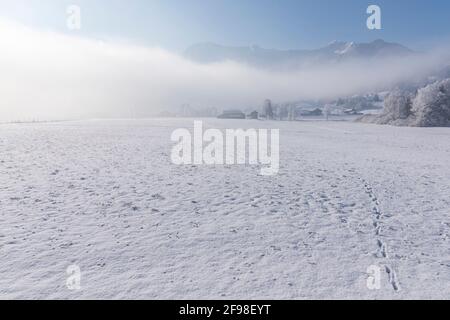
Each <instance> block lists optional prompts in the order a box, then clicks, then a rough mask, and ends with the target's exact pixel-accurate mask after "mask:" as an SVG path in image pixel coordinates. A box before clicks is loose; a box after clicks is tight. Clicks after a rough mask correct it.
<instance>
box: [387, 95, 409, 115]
mask: <svg viewBox="0 0 450 320" xmlns="http://www.w3.org/2000/svg"><path fill="white" fill-rule="evenodd" d="M411 98H412V97H411V95H410V94H409V93H407V92H404V91H400V90H396V91H393V92H391V93H390V94H389V95H388V96H387V97H386V100H385V101H384V113H385V114H388V115H390V118H391V120H398V119H407V118H408V117H409V116H411V108H412V101H411Z"/></svg>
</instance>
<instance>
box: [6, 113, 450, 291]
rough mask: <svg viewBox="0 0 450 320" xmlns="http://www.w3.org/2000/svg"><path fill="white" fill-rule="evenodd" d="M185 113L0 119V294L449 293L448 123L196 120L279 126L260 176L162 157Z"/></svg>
mask: <svg viewBox="0 0 450 320" xmlns="http://www.w3.org/2000/svg"><path fill="white" fill-rule="evenodd" d="M192 126H193V119H171V120H169V119H154V120H108V121H107V120H98V121H79V122H60V123H47V124H45V123H39V124H37V123H36V124H7V125H0V133H1V134H0V181H1V184H0V226H1V228H0V257H1V258H0V274H1V277H0V299H12V298H25V299H38V298H42V299H55V298H56V299H81V298H88V299H137V298H144V299H240V298H245V299H313V298H317V299H325V298H331V299H338V298H343V299H350V298H355V299H390V298H394V299H403V298H438V299H440V298H448V297H449V296H450V285H449V283H450V212H449V209H450V166H449V160H450V129H448V128H399V127H387V126H375V125H368V124H362V123H351V122H325V121H320V122H319V121H316V122H314V121H312V122H307V121H304V122H263V121H245V120H244V121H242V120H239V121H235V120H229V121H227V120H215V119H209V120H208V119H204V126H205V127H210V128H222V129H225V128H238V127H244V128H256V129H258V128H277V129H280V135H281V136H280V148H281V153H280V172H279V174H278V175H277V176H274V177H265V176H260V175H259V170H258V168H255V167H250V166H223V167H222V166H220V167H219V166H218V167H210V166H175V165H172V164H171V162H170V151H171V147H172V145H173V144H172V143H171V142H170V135H171V133H172V131H173V130H175V129H177V128H184V127H187V128H192ZM71 265H78V266H79V267H80V269H81V290H78V291H77V290H75V291H71V290H68V288H67V287H66V279H67V277H68V275H67V273H66V269H67V268H68V267H69V266H71ZM372 266H375V267H377V268H380V270H381V287H380V289H379V290H369V289H368V287H367V280H368V277H369V275H368V274H367V270H368V268H371V267H372Z"/></svg>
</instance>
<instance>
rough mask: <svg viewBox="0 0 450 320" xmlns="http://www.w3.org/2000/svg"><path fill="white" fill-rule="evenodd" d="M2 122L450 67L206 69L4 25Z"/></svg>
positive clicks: (156, 53)
mask: <svg viewBox="0 0 450 320" xmlns="http://www.w3.org/2000/svg"><path fill="white" fill-rule="evenodd" d="M0 51H1V52H2V54H1V55H0V70H1V73H0V106H1V107H0V121H17V120H25V121H26V120H63V119H80V118H108V117H114V118H115V117H130V116H132V115H133V114H134V115H136V114H138V115H142V116H147V115H154V114H157V113H158V112H161V111H164V110H169V111H170V110H173V109H174V108H177V107H179V106H181V105H182V104H185V103H189V104H193V105H202V106H209V107H216V108H218V109H221V108H223V109H227V108H242V107H255V108H256V107H257V106H259V105H261V104H262V102H263V101H264V99H266V98H270V99H272V100H273V101H276V102H286V101H297V100H307V99H336V98H339V97H344V96H348V95H353V94H362V93H367V92H372V91H377V90H382V89H385V88H389V87H391V86H394V85H395V84H397V83H400V82H403V81H408V80H411V79H416V78H418V77H422V76H425V75H427V74H428V73H430V72H433V71H434V70H438V69H439V68H440V67H443V66H445V64H446V63H447V64H448V62H449V60H448V59H447V57H448V52H449V50H447V49H446V48H434V49H433V50H432V53H426V54H420V55H416V56H412V57H409V58H397V59H386V60H383V61H379V62H377V63H376V64H374V63H373V61H372V62H367V61H353V62H348V63H342V64H337V65H332V66H331V65H329V66H321V67H313V68H308V69H304V70H302V71H299V70H292V71H283V72H281V71H268V70H262V69H257V68H254V67H250V66H247V65H243V64H238V63H235V62H232V61H227V62H223V63H216V64H207V65H205V64H199V63H195V62H192V61H190V60H188V59H186V58H184V57H182V56H180V55H177V54H174V53H171V52H169V51H167V50H164V49H161V48H157V47H145V46H137V45H133V44H124V43H122V42H119V41H111V42H108V43H105V42H102V41H99V40H95V39H89V38H83V37H78V36H76V35H67V34H61V33H57V32H51V31H45V30H37V29H33V28H30V27H26V26H24V25H20V24H17V23H15V22H12V21H7V20H4V19H0Z"/></svg>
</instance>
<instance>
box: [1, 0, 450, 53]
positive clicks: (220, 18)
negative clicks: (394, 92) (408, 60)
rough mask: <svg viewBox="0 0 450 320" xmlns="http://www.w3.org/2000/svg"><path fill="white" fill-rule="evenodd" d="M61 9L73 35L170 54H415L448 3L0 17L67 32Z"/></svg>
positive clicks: (96, 2)
mask: <svg viewBox="0 0 450 320" xmlns="http://www.w3.org/2000/svg"><path fill="white" fill-rule="evenodd" d="M69 4H76V5H79V6H80V7H81V9H82V18H83V19H82V30H81V31H80V32H79V33H80V34H81V35H84V36H86V35H88V36H90V37H96V38H100V39H110V38H115V39H117V38H119V39H126V40H127V41H131V42H134V43H140V44H144V45H149V46H158V47H163V48H166V49H169V50H171V51H176V52H181V51H183V50H184V49H185V48H186V47H188V46H189V45H192V44H194V43H197V42H204V41H211V42H216V43H220V44H226V45H254V44H257V45H260V46H263V47H268V48H284V49H287V48H289V49H307V48H315V47H319V46H322V45H324V44H327V43H329V42H331V41H332V40H343V41H344V40H345V41H359V42H362V41H370V40H374V39H378V38H383V39H385V40H387V41H394V42H400V43H402V44H405V45H407V46H410V47H412V48H413V49H419V50H422V49H424V48H426V47H428V46H430V45H434V44H436V43H439V42H442V41H445V40H449V39H450V18H449V17H450V1H448V0H371V1H367V0H239V1H238V0H0V16H3V17H7V18H9V19H12V20H15V21H19V22H21V23H24V24H26V25H30V26H33V27H39V28H46V29H50V30H54V31H61V32H67V29H66V13H65V10H66V7H67V6H68V5H69ZM369 4H377V5H379V6H380V7H381V9H382V19H383V20H382V26H383V30H381V31H369V30H368V29H367V28H366V27H365V23H366V17H367V15H366V8H367V7H368V5H369Z"/></svg>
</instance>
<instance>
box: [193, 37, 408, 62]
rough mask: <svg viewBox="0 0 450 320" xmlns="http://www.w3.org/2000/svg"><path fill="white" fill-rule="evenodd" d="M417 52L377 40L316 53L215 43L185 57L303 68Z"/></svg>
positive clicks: (198, 46)
mask: <svg viewBox="0 0 450 320" xmlns="http://www.w3.org/2000/svg"><path fill="white" fill-rule="evenodd" d="M413 53H414V52H413V51H412V50H410V49H408V48H407V47H405V46H402V45H400V44H397V43H389V42H386V41H384V40H375V41H373V42H370V43H355V42H339V41H334V42H332V43H330V44H329V45H327V46H326V47H323V48H319V49H314V50H277V49H264V48H261V47H258V46H250V47H229V46H223V45H219V44H214V43H200V44H196V45H193V46H191V47H189V48H188V49H187V50H186V51H185V56H186V57H187V58H188V59H190V60H192V61H195V62H199V63H204V64H205V63H217V62H223V61H235V62H239V63H244V64H248V65H251V66H258V67H283V66H286V67H304V66H311V65H316V64H322V63H336V62H341V61H347V60H349V59H354V58H360V59H373V58H385V57H398V56H408V55H411V54H413Z"/></svg>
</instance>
